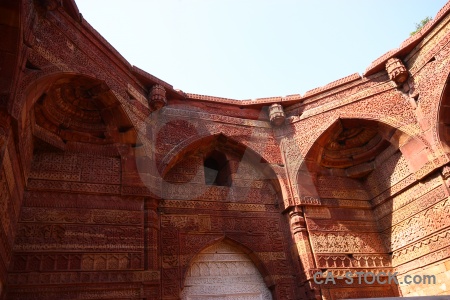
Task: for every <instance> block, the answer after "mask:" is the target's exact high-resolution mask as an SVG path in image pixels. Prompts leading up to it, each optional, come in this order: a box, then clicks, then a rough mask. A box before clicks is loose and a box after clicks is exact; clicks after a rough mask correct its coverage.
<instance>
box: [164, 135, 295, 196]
mask: <svg viewBox="0 0 450 300" xmlns="http://www.w3.org/2000/svg"><path fill="white" fill-rule="evenodd" d="M215 144H217V145H219V147H220V148H221V149H222V152H223V153H224V154H225V156H227V152H229V151H232V152H233V153H235V154H237V155H238V156H240V157H241V160H244V159H245V160H247V161H249V162H250V163H252V164H253V165H254V166H256V167H257V168H258V169H259V170H260V171H261V172H262V174H263V176H264V177H265V178H266V179H268V180H270V182H271V183H272V186H273V187H274V189H275V191H276V192H277V193H279V194H280V196H281V197H282V199H286V198H287V197H288V196H287V195H288V191H287V190H286V187H285V186H284V185H283V184H282V178H281V175H280V174H279V172H277V171H276V169H275V168H274V166H272V165H271V164H270V163H269V162H268V161H267V160H266V159H264V158H263V157H262V156H261V155H260V154H259V153H257V152H256V151H255V150H253V149H252V148H251V147H249V146H246V145H244V144H243V143H241V142H239V141H237V140H235V139H233V138H232V137H229V136H227V135H225V134H223V133H219V134H214V135H200V136H199V135H196V136H192V137H190V138H188V139H185V140H184V141H182V142H181V143H179V144H178V145H176V146H175V147H174V148H173V149H172V150H171V151H170V152H168V153H167V154H166V155H165V156H164V158H163V159H162V160H161V163H160V164H159V165H158V170H159V172H160V174H161V177H162V178H164V176H166V174H167V173H168V172H169V171H170V170H171V169H172V168H173V167H174V166H175V164H176V163H178V162H179V161H181V159H182V158H183V157H186V156H188V155H190V154H192V153H194V152H196V151H198V150H199V149H201V148H202V147H205V145H215ZM211 151H212V150H211V149H210V150H207V151H206V152H211Z"/></svg>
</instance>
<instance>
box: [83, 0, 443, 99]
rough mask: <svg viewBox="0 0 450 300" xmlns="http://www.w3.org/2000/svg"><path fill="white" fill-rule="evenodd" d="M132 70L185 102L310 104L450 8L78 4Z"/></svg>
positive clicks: (334, 1)
mask: <svg viewBox="0 0 450 300" xmlns="http://www.w3.org/2000/svg"><path fill="white" fill-rule="evenodd" d="M76 3H77V4H78V8H79V10H80V12H81V13H82V14H83V17H84V18H85V19H86V20H87V21H88V22H89V23H90V24H91V25H92V26H93V27H94V28H95V29H96V30H97V31H98V32H99V33H100V34H101V35H102V36H103V37H104V38H106V40H107V41H109V43H110V44H111V45H112V46H113V47H114V48H116V49H117V50H118V51H119V52H120V53H121V54H122V55H123V56H124V57H125V58H126V59H127V60H128V61H129V62H130V63H131V64H132V65H135V66H137V67H139V68H141V69H143V70H145V71H147V72H149V73H150V74H152V75H154V76H156V77H158V78H160V79H162V80H164V81H166V82H168V83H169V84H171V85H173V86H174V88H176V89H181V90H183V91H184V92H189V93H197V94H205V95H211V96H219V97H226V98H233V99H253V98H260V97H270V96H285V95H289V94H304V93H305V92H306V91H308V90H310V89H313V88H316V87H320V86H323V85H325V84H327V83H329V82H331V81H334V80H337V79H340V78H342V77H345V76H347V75H350V74H352V73H360V74H362V73H364V70H365V69H366V68H367V67H368V66H369V65H370V63H371V62H372V61H374V60H375V59H377V58H378V57H379V56H381V55H382V54H384V53H385V52H387V51H389V50H390V49H393V48H397V47H398V46H399V45H400V43H401V42H403V41H404V40H405V39H407V38H408V37H409V33H410V32H411V31H414V29H415V23H418V22H420V20H422V19H424V18H425V17H427V16H430V17H432V18H434V17H435V15H436V13H437V12H438V11H439V9H440V8H441V7H443V6H444V4H445V3H446V1H444V0H395V1H394V0H339V1H338V0H297V1H294V0H128V1H123V0H76Z"/></svg>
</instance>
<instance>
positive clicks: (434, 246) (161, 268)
mask: <svg viewBox="0 0 450 300" xmlns="http://www.w3.org/2000/svg"><path fill="white" fill-rule="evenodd" d="M0 9H1V11H2V12H5V13H7V14H8V15H9V16H10V17H9V18H8V22H9V23H8V24H6V23H5V24H3V23H2V26H3V25H5V26H3V27H4V31H2V32H5V34H4V35H3V34H2V35H0V40H1V45H3V46H2V47H1V48H0V53H1V57H4V59H3V60H2V61H0V67H1V68H0V69H1V71H0V299H152V300H154V299H165V300H170V299H180V298H181V299H196V298H195V297H197V298H198V297H203V298H204V297H205V295H206V296H208V297H209V296H210V297H215V298H217V297H222V298H220V299H230V297H231V298H233V297H234V298H233V299H279V300H284V299H327V300H329V299H348V298H368V297H369V298H374V297H380V296H386V297H388V296H391V297H393V296H398V295H400V294H402V295H404V296H419V295H436V294H437V295H445V294H449V293H450V279H449V278H450V273H449V272H450V250H449V249H450V222H449V218H448V215H449V213H450V202H449V201H450V200H449V195H450V194H449V190H450V178H449V174H450V172H449V162H450V161H449V158H450V156H449V154H450V118H449V115H450V81H449V80H448V78H449V73H450V71H449V70H450V60H449V59H448V57H449V53H450V43H449V41H450V23H449V22H450V4H447V5H446V6H445V7H444V8H443V9H442V10H441V11H440V12H439V14H438V15H437V16H436V18H435V19H434V20H433V21H432V22H431V23H430V25H427V26H428V27H427V29H426V30H423V31H422V32H421V33H419V34H417V35H415V36H414V37H413V38H410V39H408V40H407V41H406V42H405V43H404V44H403V45H402V46H401V48H399V49H396V50H393V51H390V52H388V53H387V54H385V55H384V56H382V57H380V58H379V59H377V60H376V61H375V62H374V63H373V64H372V65H371V66H369V68H368V70H367V72H366V74H365V76H363V77H361V76H360V75H359V74H353V75H350V76H348V77H345V78H342V79H339V80H336V81H334V82H332V83H330V84H328V85H325V86H324V87H322V88H317V89H313V90H311V91H309V92H307V93H306V94H305V95H304V96H303V97H302V96H300V95H291V96H287V97H272V98H262V99H256V100H244V101H238V100H234V99H225V98H219V97H211V96H204V95H197V94H189V93H183V92H181V91H177V90H174V89H173V87H172V86H171V85H170V84H168V83H166V82H164V81H162V80H160V79H158V78H156V77H154V76H153V75H151V74H149V73H147V72H145V71H143V70H140V69H139V68H137V67H132V66H131V65H130V64H129V63H128V62H127V61H125V60H124V59H123V58H122V57H121V56H120V55H119V54H118V53H117V52H116V51H115V50H114V49H113V48H112V47H111V46H110V45H109V44H108V43H107V42H106V41H105V40H104V39H103V38H102V37H101V36H99V35H98V33H97V32H96V31H95V30H93V29H92V28H91V27H90V25H89V24H88V23H87V22H85V21H84V20H82V19H81V18H80V15H79V12H78V9H77V8H76V6H75V4H74V2H73V1H69V0H62V1H33V0H23V1H3V2H2V3H0ZM5 22H6V21H5ZM3 27H2V28H3ZM392 81H394V82H395V84H393V83H392ZM318 272H321V274H322V275H320V276H318V277H317V276H316V275H317V274H318ZM347 272H350V273H351V276H350V277H351V278H353V279H357V276H356V275H355V274H356V272H372V273H375V274H379V273H381V272H384V273H389V272H398V274H397V279H398V281H399V282H398V284H397V283H396V282H389V283H379V282H376V283H375V284H369V283H366V282H362V283H358V282H357V280H354V281H353V283H348V282H345V278H341V279H337V280H336V282H335V283H333V284H330V283H322V284H320V283H317V282H316V280H315V279H318V278H319V279H325V278H326V274H327V273H329V274H331V275H333V276H334V277H336V278H337V277H338V276H345V274H346V273H347ZM431 275H434V276H435V279H436V282H433V283H425V282H421V283H418V284H414V285H410V284H407V283H405V280H407V278H412V277H413V276H416V280H417V278H424V277H423V276H431ZM408 276H409V277H408ZM417 276H419V277H417ZM420 276H422V277H420ZM384 278H385V276H384V277H383V276H381V279H384ZM189 297H190V298H189ZM193 297H194V298H193ZM227 297H228V298H227ZM258 297H259V298H258Z"/></svg>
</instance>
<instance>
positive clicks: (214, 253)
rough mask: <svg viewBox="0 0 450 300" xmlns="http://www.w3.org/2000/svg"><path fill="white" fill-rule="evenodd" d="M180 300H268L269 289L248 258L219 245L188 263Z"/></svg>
mask: <svg viewBox="0 0 450 300" xmlns="http://www.w3.org/2000/svg"><path fill="white" fill-rule="evenodd" d="M181 299H182V300H199V299H214V300H219V299H220V300H231V299H233V300H234V299H236V300H271V299H272V296H271V293H270V291H269V289H268V288H267V287H266V285H265V284H264V281H263V278H262V276H261V274H260V273H259V271H258V269H257V268H256V266H255V265H254V264H253V262H252V261H251V260H250V258H249V257H248V256H247V255H246V254H245V253H243V252H242V251H239V250H238V249H236V248H234V247H232V246H230V245H228V244H226V243H219V244H215V245H213V246H210V247H208V248H207V249H205V250H204V251H202V252H201V253H200V254H199V255H198V256H197V257H196V259H195V260H194V261H193V262H192V263H191V266H190V268H189V270H188V273H187V277H186V280H185V283H184V289H183V291H182V293H181Z"/></svg>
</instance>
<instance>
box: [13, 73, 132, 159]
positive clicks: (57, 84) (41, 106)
mask: <svg viewBox="0 0 450 300" xmlns="http://www.w3.org/2000/svg"><path fill="white" fill-rule="evenodd" d="M19 100H20V101H18V102H22V103H24V105H23V107H22V110H21V113H20V115H19V119H18V121H19V131H20V130H23V129H24V127H25V125H26V124H27V123H29V121H28V119H29V118H31V123H32V124H31V125H32V127H33V135H35V136H39V138H40V139H41V140H44V141H45V142H46V143H49V144H51V145H52V146H53V147H56V148H58V149H60V150H63V151H65V150H69V149H71V148H74V147H75V148H76V149H77V150H76V151H80V149H81V148H83V146H82V145H83V144H86V145H89V146H91V148H92V149H93V151H94V152H95V151H99V152H101V151H105V153H108V154H107V155H113V156H120V154H121V151H122V148H121V146H123V145H135V144H136V143H138V141H137V140H138V136H137V133H136V130H135V128H134V125H133V124H132V122H131V120H130V118H129V116H128V115H127V113H126V112H125V111H124V110H123V108H122V106H121V103H120V101H119V100H118V99H117V98H116V96H115V95H114V93H113V92H112V91H111V90H110V88H109V87H108V85H107V84H106V83H105V82H104V81H101V80H98V79H96V78H94V77H91V76H87V75H83V74H78V73H72V72H57V73H55V72H53V73H50V74H47V75H44V76H40V77H39V78H37V79H36V80H35V81H33V82H32V83H30V84H29V86H28V87H27V88H26V90H25V92H24V93H23V96H22V99H19ZM92 149H91V151H92ZM97 149H98V150H97Z"/></svg>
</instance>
